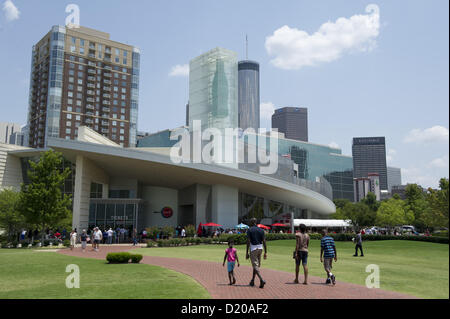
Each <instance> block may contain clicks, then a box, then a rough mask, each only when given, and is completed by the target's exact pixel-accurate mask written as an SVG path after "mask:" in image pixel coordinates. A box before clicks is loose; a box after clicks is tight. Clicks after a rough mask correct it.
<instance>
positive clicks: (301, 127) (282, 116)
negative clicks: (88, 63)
mask: <svg viewBox="0 0 450 319" xmlns="http://www.w3.org/2000/svg"><path fill="white" fill-rule="evenodd" d="M272 128H277V129H278V132H282V133H284V135H285V136H286V138H289V139H293V140H298V141H303V142H308V109H307V108H305V107H283V108H280V109H276V110H275V113H274V114H273V115H272Z"/></svg>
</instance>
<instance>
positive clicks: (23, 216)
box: [0, 150, 72, 240]
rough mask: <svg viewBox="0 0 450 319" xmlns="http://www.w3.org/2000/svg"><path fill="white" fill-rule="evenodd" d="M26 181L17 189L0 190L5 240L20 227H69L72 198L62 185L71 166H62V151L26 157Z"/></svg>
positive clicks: (10, 237) (0, 207)
mask: <svg viewBox="0 0 450 319" xmlns="http://www.w3.org/2000/svg"><path fill="white" fill-rule="evenodd" d="M29 163H30V169H29V170H28V179H29V183H27V184H22V185H21V189H20V191H16V190H14V189H3V190H2V191H0V228H1V229H3V230H4V231H6V234H7V236H8V240H14V239H15V238H14V237H15V236H16V235H17V233H19V232H20V231H21V230H22V229H28V230H30V229H37V230H38V231H40V232H41V233H42V234H43V232H44V231H45V230H47V229H49V228H50V229H56V228H65V227H68V228H70V225H71V224H72V209H71V207H72V199H71V196H70V195H68V194H64V193H63V191H62V189H63V185H64V182H65V180H66V179H67V178H68V177H69V176H70V174H71V170H70V168H65V169H64V168H63V157H62V155H61V153H57V152H54V151H52V150H50V151H47V152H45V153H43V154H42V155H41V156H40V158H39V160H38V161H29Z"/></svg>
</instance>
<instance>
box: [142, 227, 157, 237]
mask: <svg viewBox="0 0 450 319" xmlns="http://www.w3.org/2000/svg"><path fill="white" fill-rule="evenodd" d="M145 230H146V231H147V236H148V237H150V238H153V239H156V236H157V235H158V234H159V232H160V230H159V228H158V227H156V226H152V227H149V228H146V229H145Z"/></svg>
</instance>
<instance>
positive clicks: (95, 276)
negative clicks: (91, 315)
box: [0, 249, 210, 299]
mask: <svg viewBox="0 0 450 319" xmlns="http://www.w3.org/2000/svg"><path fill="white" fill-rule="evenodd" d="M69 264H76V265H78V266H79V269H80V288H78V289H77V288H72V289H68V288H66V285H65V282H66V277H67V276H68V275H69V273H66V266H67V265H69ZM0 282H1V283H2V284H1V285H0V299H16V298H23V299H28V298H40V299H59V298H68V299H72V298H83V299H90V298H108V299H128V298H130V299H142V298H145V299H147V298H149V299H165V298H169V299H187V298H189V299H192V298H194V299H195V298H210V295H209V293H208V292H207V291H206V290H205V289H204V288H203V287H202V286H201V285H200V284H198V283H197V282H196V281H195V280H193V279H192V278H191V277H189V276H186V275H183V274H180V273H177V272H175V271H172V270H169V269H165V268H161V267H157V266H151V265H145V264H122V265H120V264H113V265H109V264H107V263H106V261H105V260H95V259H89V258H80V257H71V256H65V255H61V254H58V253H55V252H45V251H41V252H34V251H33V250H28V249H0Z"/></svg>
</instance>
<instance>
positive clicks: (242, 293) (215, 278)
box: [60, 246, 416, 299]
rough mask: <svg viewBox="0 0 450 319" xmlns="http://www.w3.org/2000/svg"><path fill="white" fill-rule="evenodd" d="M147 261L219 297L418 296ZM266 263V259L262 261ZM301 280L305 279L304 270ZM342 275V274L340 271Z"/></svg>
mask: <svg viewBox="0 0 450 319" xmlns="http://www.w3.org/2000/svg"><path fill="white" fill-rule="evenodd" d="M134 248H136V247H130V246H109V247H108V246H103V247H100V251H99V252H93V251H91V250H90V247H88V249H87V250H86V252H85V253H83V252H82V251H81V249H80V248H76V249H74V250H73V251H71V250H70V249H63V250H61V251H60V253H61V254H65V255H70V256H77V257H89V258H98V259H105V257H106V254H107V253H109V252H119V251H128V250H130V249H134ZM142 262H143V263H145V264H150V265H155V266H161V267H164V268H168V269H172V270H174V271H177V272H180V273H183V274H186V275H188V276H191V277H192V278H194V279H195V280H196V281H197V282H199V283H200V284H201V285H202V286H204V287H205V288H206V290H207V291H208V292H209V293H210V295H211V297H212V298H215V299H247V298H249V299H264V298H269V299H405V298H406V299H408V298H416V297H414V296H409V295H405V294H401V293H397V292H392V291H386V290H381V289H368V288H366V287H364V286H360V285H355V284H351V283H344V282H339V281H337V282H336V286H332V285H325V284H324V281H325V278H319V277H310V279H309V285H307V286H305V285H302V284H293V283H292V281H293V279H294V274H293V273H289V272H284V271H278V270H272V269H264V268H263V269H262V271H261V274H262V276H263V278H264V280H265V281H266V282H267V284H266V286H265V287H264V289H260V288H258V285H259V280H258V279H256V282H255V283H256V285H255V286H254V287H250V286H249V285H248V283H249V281H250V278H251V273H252V268H251V266H247V265H241V267H237V265H236V268H235V276H236V281H237V282H236V285H233V286H228V276H227V270H226V265H225V267H222V264H221V263H216V262H209V261H201V260H188V259H180V258H166V257H152V256H144V258H143V260H142ZM262 262H263V263H264V261H262ZM300 274H301V275H300V282H301V280H302V279H303V276H302V273H300ZM337 277H338V279H339V274H337Z"/></svg>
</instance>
